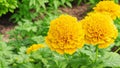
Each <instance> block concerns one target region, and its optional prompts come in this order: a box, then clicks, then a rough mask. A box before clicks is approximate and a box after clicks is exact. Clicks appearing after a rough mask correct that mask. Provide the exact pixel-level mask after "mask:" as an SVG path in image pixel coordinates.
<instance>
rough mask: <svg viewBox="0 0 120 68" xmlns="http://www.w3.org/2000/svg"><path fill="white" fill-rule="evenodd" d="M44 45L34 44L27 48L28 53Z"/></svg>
mask: <svg viewBox="0 0 120 68" xmlns="http://www.w3.org/2000/svg"><path fill="white" fill-rule="evenodd" d="M43 47H44V45H42V44H33V45H32V46H30V47H29V48H28V49H27V51H26V53H27V54H29V53H31V52H32V51H36V50H38V49H40V48H43Z"/></svg>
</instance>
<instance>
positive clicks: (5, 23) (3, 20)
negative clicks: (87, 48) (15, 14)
mask: <svg viewBox="0 0 120 68" xmlns="http://www.w3.org/2000/svg"><path fill="white" fill-rule="evenodd" d="M11 15H12V14H11V13H7V14H6V15H3V16H1V17H0V34H2V35H4V37H3V41H6V42H8V41H9V40H8V37H9V35H8V34H7V32H8V31H10V30H11V29H13V28H14V27H15V23H12V22H10V20H9V19H10V16H11Z"/></svg>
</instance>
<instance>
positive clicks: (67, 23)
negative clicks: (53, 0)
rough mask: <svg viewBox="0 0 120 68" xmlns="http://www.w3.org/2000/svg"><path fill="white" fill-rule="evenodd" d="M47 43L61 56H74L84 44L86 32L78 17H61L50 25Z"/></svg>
mask: <svg viewBox="0 0 120 68" xmlns="http://www.w3.org/2000/svg"><path fill="white" fill-rule="evenodd" d="M45 41H46V43H47V44H48V46H49V47H50V48H51V50H53V51H56V52H58V53H60V54H64V53H67V54H73V53H74V52H75V51H76V49H77V48H82V46H83V44H84V31H83V29H82V25H81V24H79V23H78V21H77V18H76V17H72V16H70V15H61V16H60V17H58V18H56V19H54V20H52V21H51V23H50V28H49V31H48V35H47V37H46V40H45Z"/></svg>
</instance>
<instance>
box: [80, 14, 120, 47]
mask: <svg viewBox="0 0 120 68" xmlns="http://www.w3.org/2000/svg"><path fill="white" fill-rule="evenodd" d="M80 23H82V24H83V29H84V30H85V42H86V43H87V44H92V45H99V46H98V47H99V48H106V47H108V46H109V45H110V44H112V43H113V42H114V40H115V39H116V37H117V35H118V31H117V29H116V27H115V25H114V24H113V20H112V19H111V17H110V16H109V15H104V14H101V13H91V14H90V15H89V16H86V17H85V19H83V20H82V21H80Z"/></svg>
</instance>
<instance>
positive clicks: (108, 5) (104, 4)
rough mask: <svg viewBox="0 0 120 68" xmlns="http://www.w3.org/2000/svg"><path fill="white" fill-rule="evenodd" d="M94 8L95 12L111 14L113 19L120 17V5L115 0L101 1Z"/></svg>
mask: <svg viewBox="0 0 120 68" xmlns="http://www.w3.org/2000/svg"><path fill="white" fill-rule="evenodd" d="M93 9H94V11H95V12H101V13H105V14H108V15H110V16H111V18H112V19H116V17H120V5H118V4H116V3H114V1H100V2H99V3H98V4H97V5H96V7H94V8H93Z"/></svg>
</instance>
